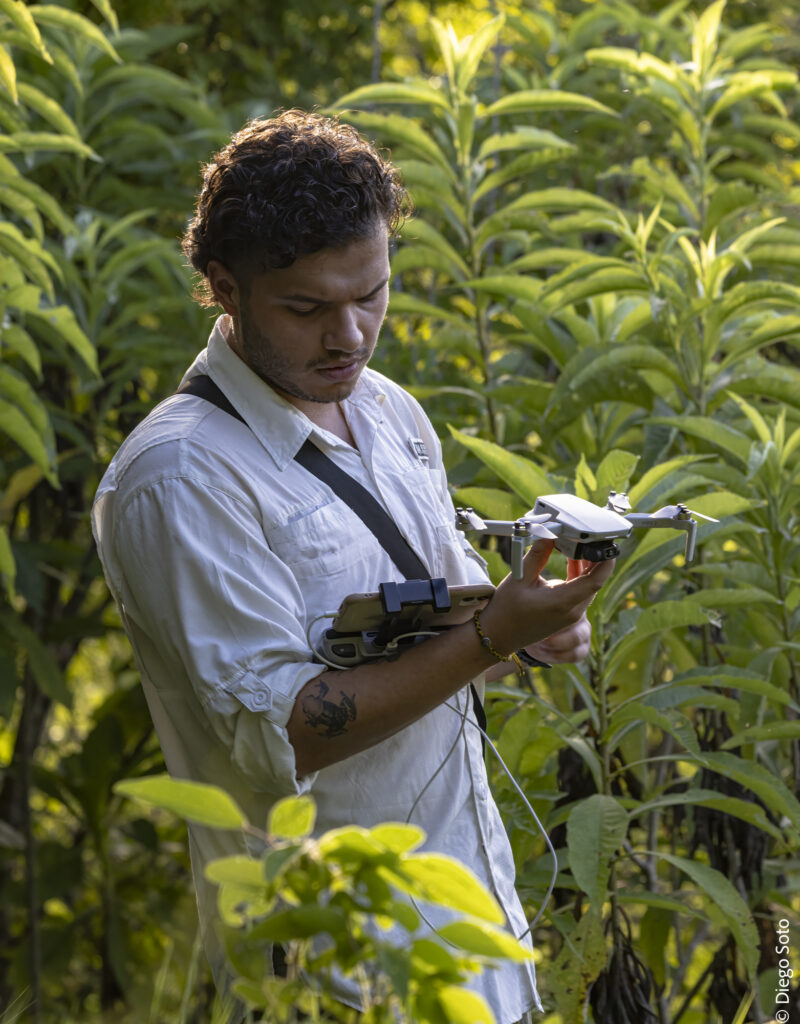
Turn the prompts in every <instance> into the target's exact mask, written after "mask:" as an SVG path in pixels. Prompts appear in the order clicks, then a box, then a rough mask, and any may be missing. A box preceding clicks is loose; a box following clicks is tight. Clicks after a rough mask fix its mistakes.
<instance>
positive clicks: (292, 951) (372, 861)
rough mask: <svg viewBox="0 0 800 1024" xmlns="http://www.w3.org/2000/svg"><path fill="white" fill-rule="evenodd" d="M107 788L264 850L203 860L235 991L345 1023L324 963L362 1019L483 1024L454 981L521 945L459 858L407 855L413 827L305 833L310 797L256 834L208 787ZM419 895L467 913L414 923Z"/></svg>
mask: <svg viewBox="0 0 800 1024" xmlns="http://www.w3.org/2000/svg"><path fill="white" fill-rule="evenodd" d="M115 790H116V792H118V793H121V794H123V795H127V796H132V797H135V798H137V799H140V800H144V801H146V802H147V803H151V804H154V805H155V806H156V807H166V808H169V809H170V810H171V811H174V812H176V813H178V814H182V815H183V816H185V817H186V818H187V819H188V820H190V821H195V822H198V823H200V824H203V825H206V826H210V827H212V828H227V829H242V830H243V831H244V832H245V833H246V834H247V835H248V837H249V838H250V840H251V845H252V840H257V841H258V844H259V845H261V846H262V847H263V850H264V852H263V854H261V855H260V856H250V855H247V856H245V855H238V856H230V857H224V858H222V859H219V860H216V861H212V862H211V863H210V864H208V865H207V867H206V874H207V876H208V878H209V879H211V881H213V882H216V883H217V884H218V886H219V891H218V907H219V912H220V917H221V920H222V922H223V923H224V926H225V928H224V936H225V945H226V950H227V953H228V957H229V962H230V964H231V966H232V967H233V969H234V970H235V972H236V975H237V979H236V981H235V982H234V985H233V990H234V991H235V992H236V994H237V995H238V996H240V997H241V998H242V999H244V1000H245V1001H246V1002H247V1004H248V1005H249V1006H250V1007H251V1008H256V1009H263V1010H265V1011H266V1012H267V1018H265V1019H268V1020H270V1021H294V1020H298V1019H302V1017H298V1013H300V1014H303V1015H305V1016H306V1017H309V1016H310V1017H311V1018H312V1019H314V1020H319V1019H321V1018H320V1013H321V1012H322V1013H324V1019H325V1020H350V1019H352V1017H353V1011H352V1010H350V1009H349V1008H347V1007H345V1006H344V1005H343V1004H341V1003H338V1002H337V1001H336V1000H335V999H333V998H332V997H331V995H330V975H331V972H332V971H334V970H335V971H337V972H340V973H341V974H342V975H343V976H344V977H345V978H350V979H354V980H356V981H357V982H358V987H359V991H360V992H361V998H362V1000H363V1003H364V1005H365V1009H364V1013H363V1015H362V1019H363V1020H365V1021H369V1022H371V1024H380V1022H386V1024H388V1022H391V1021H396V1020H400V1021H409V1022H411V1021H413V1022H418V1024H439V1022H444V1021H447V1022H449V1024H459V1022H463V1024H474V1022H476V1021H485V1022H487V1024H492V1022H493V1021H494V1017H493V1015H492V1012H491V1010H490V1009H489V1007H488V1005H487V1004H486V1003H485V1001H484V1000H483V998H482V997H481V996H479V995H478V994H477V993H475V992H471V991H469V990H468V989H467V988H465V987H464V983H465V982H466V981H467V980H468V979H469V977H470V975H471V974H473V973H475V972H476V971H480V970H482V969H483V968H484V967H487V966H488V967H491V965H492V964H494V963H497V962H498V961H500V960H503V959H508V960H515V961H519V960H525V959H527V958H529V957H530V956H531V955H532V954H531V953H530V951H529V950H527V949H525V947H524V946H522V945H521V944H520V943H519V942H518V941H517V940H516V939H515V938H514V937H513V936H512V935H510V934H509V933H508V932H506V931H505V930H504V928H503V927H502V926H503V924H504V917H503V912H502V910H501V909H500V907H499V905H498V904H497V902H496V900H495V899H494V897H493V896H492V895H491V894H490V893H489V892H488V891H487V890H486V889H484V888H483V886H482V885H481V884H480V882H479V881H478V880H477V879H476V878H475V876H474V875H472V874H471V873H470V872H469V871H468V870H467V869H466V868H465V867H463V865H461V864H459V863H458V862H456V861H454V860H453V859H452V858H449V857H446V856H444V855H443V854H437V853H422V852H415V851H417V850H418V848H419V846H420V845H421V844H422V842H423V841H424V839H425V835H424V833H423V832H422V830H421V829H419V828H418V827H417V826H414V825H407V824H398V823H385V824H381V825H376V826H374V827H373V828H370V829H365V828H360V827H357V826H352V827H345V828H339V829H333V830H332V831H329V832H326V833H324V834H323V835H321V836H319V837H317V838H312V831H313V827H314V819H315V808H314V802H313V800H312V799H311V798H310V797H288V798H286V799H284V800H281V801H279V802H278V803H277V804H275V806H274V807H273V808H272V810H271V811H270V815H269V820H268V823H267V832H266V833H262V832H260V831H259V830H258V829H256V828H254V827H253V826H252V825H251V824H249V823H248V822H247V821H246V819H245V818H244V815H243V814H242V812H241V810H239V808H238V807H237V806H236V805H235V804H234V802H233V801H232V800H231V798H230V797H229V796H227V794H225V793H224V792H222V791H221V790H219V789H217V788H216V787H213V786H207V785H201V784H199V783H193V782H186V781H179V780H174V779H170V778H169V777H168V776H151V777H149V778H145V779H132V780H128V781H124V782H120V783H117V785H116V786H115ZM421 902H425V903H429V904H435V905H439V906H444V907H448V908H452V909H453V910H455V911H457V912H458V913H459V915H464V916H461V917H454V919H453V920H452V921H451V922H450V923H448V924H446V925H444V926H442V927H441V928H439V929H437V930H436V932H435V933H432V934H431V933H428V932H427V931H426V930H425V929H423V930H422V931H420V929H421V927H422V918H421V914H420V911H419V908H418V903H421ZM315 940H322V941H315ZM273 944H281V945H283V947H284V949H285V950H286V960H287V975H286V977H285V978H281V977H275V976H272V974H270V973H266V972H265V969H264V962H265V958H266V957H268V956H269V951H270V949H271V947H272V946H273ZM309 982H311V983H309Z"/></svg>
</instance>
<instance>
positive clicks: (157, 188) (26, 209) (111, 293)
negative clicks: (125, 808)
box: [0, 0, 225, 1020]
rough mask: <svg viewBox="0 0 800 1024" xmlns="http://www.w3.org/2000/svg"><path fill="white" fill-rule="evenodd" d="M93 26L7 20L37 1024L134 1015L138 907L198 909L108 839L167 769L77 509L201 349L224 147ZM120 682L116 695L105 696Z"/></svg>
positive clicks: (10, 390) (19, 757)
mask: <svg viewBox="0 0 800 1024" xmlns="http://www.w3.org/2000/svg"><path fill="white" fill-rule="evenodd" d="M96 6H97V8H98V10H99V11H100V12H101V13H102V16H103V19H104V22H103V25H101V24H98V23H96V22H95V21H92V20H91V19H90V18H88V17H86V16H84V15H82V14H79V13H77V12H76V11H74V10H72V9H70V8H68V7H62V6H55V5H32V6H30V7H29V6H27V5H25V4H22V3H20V2H18V0H3V2H2V3H0V66H2V78H1V79H0V128H2V131H3V134H0V206H1V207H2V209H3V214H4V217H5V219H4V220H2V221H0V345H1V346H2V361H0V453H1V454H2V469H0V492H2V496H1V497H0V571H2V573H3V582H4V592H3V596H2V599H0V664H2V671H1V672H0V739H1V740H2V750H3V757H4V764H3V769H4V772H3V777H2V785H1V786H0V818H1V819H2V821H3V824H4V832H3V836H4V840H3V841H4V842H5V843H6V844H7V846H8V848H9V851H10V852H9V855H8V856H6V857H5V858H4V862H3V867H2V870H1V871H0V890H1V891H2V896H3V898H2V905H3V911H2V913H1V914H0V946H2V948H3V949H4V951H5V955H4V957H3V960H2V962H0V1003H2V1004H5V1003H7V1002H9V1001H10V998H11V996H12V994H13V993H14V992H21V991H23V990H26V989H27V990H28V992H29V995H30V1001H31V1004H32V1009H31V1013H32V1014H33V1015H34V1018H35V1019H37V1020H39V1019H41V1017H42V1015H43V1014H44V1013H45V1012H46V1011H47V1006H48V1002H50V1003H51V1004H52V1005H56V1004H57V1005H60V1007H61V1011H62V1012H64V1013H67V1012H70V1010H72V1009H74V1011H75V1012H76V1014H78V1015H80V1014H81V1013H82V1012H83V1010H84V1009H85V1000H86V990H87V987H88V990H89V991H90V992H91V991H92V989H96V990H97V991H98V992H99V1000H100V1004H101V1005H102V1006H103V1007H110V1006H112V1005H114V1004H115V1003H116V1002H117V1001H118V1000H119V999H120V997H121V995H122V994H124V995H125V996H126V997H127V998H133V995H134V994H135V993H136V991H137V986H139V987H141V985H142V977H141V975H142V973H143V965H144V964H148V963H150V962H152V961H153V959H154V958H156V959H157V958H158V956H159V952H158V949H157V943H158V942H159V941H162V940H161V939H160V938H159V937H158V936H159V933H158V931H157V929H156V930H154V932H153V934H154V936H155V938H153V939H150V940H148V942H139V941H137V931H138V930H139V918H140V917H142V916H144V917H146V916H147V913H146V910H145V906H146V904H147V903H148V902H149V903H150V904H151V911H155V910H156V909H158V910H159V911H160V912H163V916H164V917H167V916H168V915H169V914H170V913H172V912H174V911H175V908H176V906H177V905H178V904H180V902H181V900H183V899H184V898H185V896H184V889H183V888H182V887H179V888H178V889H176V888H175V887H174V886H171V885H170V884H169V883H168V882H167V879H169V878H170V873H171V872H172V873H174V871H175V866H174V858H170V857H167V856H164V855H163V853H162V851H161V850H160V849H159V848H158V842H157V838H156V837H154V836H153V834H152V832H151V831H149V830H148V829H147V828H146V827H144V826H143V827H141V828H140V827H135V828H132V829H128V830H127V831H126V830H124V829H122V827H121V826H120V824H119V823H118V822H117V821H116V818H115V814H116V811H117V808H118V805H119V800H118V799H115V798H114V797H113V795H112V793H111V785H112V783H113V782H114V781H115V780H116V779H119V778H121V777H124V776H125V775H127V774H128V773H130V771H131V770H133V769H134V768H136V767H138V768H140V769H141V768H145V767H152V765H153V764H154V763H158V759H159V757H160V755H159V753H158V748H157V744H156V743H155V739H154V736H153V733H152V726H151V723H150V720H149V716H148V714H147V711H146V708H145V706H144V702H143V699H142V697H141V694H140V693H139V692H138V690H136V689H133V686H135V683H136V677H135V675H134V674H133V673H132V664H131V656H130V653H129V651H128V650H127V648H126V647H125V646H123V645H120V644H116V645H115V642H114V641H115V637H114V636H113V635H112V636H111V638H110V640H109V641H108V642H107V643H106V644H104V647H103V650H104V652H105V655H106V657H105V659H103V658H102V657H100V656H99V651H98V642H97V640H96V638H98V637H102V636H104V635H105V633H106V632H107V631H108V630H109V629H111V630H112V631H113V630H114V629H115V628H116V629H117V630H119V623H118V622H116V620H115V617H114V616H113V615H112V614H111V613H110V610H109V597H108V595H107V593H106V591H105V587H104V586H103V585H102V582H101V571H100V566H99V563H98V560H97V558H96V555H95V553H94V548H93V544H92V540H91V532H90V527H89V516H88V510H89V506H90V504H91V500H92V496H93V493H94V490H95V487H96V485H97V481H98V479H99V475H100V472H101V471H102V467H103V466H104V465H105V463H106V461H107V458H108V456H109V454H110V451H111V450H112V449H113V448H114V447H116V446H117V444H118V443H119V441H120V440H121V437H122V436H123V434H124V433H126V432H127V431H128V430H129V429H130V428H131V427H132V426H133V425H134V424H135V422H136V421H137V419H138V418H140V416H141V415H143V413H144V411H145V410H146V408H148V407H149V406H150V405H152V404H153V402H154V401H155V400H157V399H158V398H159V397H160V396H161V395H162V394H164V393H165V392H168V391H169V390H171V388H172V387H173V386H174V381H175V380H176V379H177V377H178V374H179V372H180V369H181V368H182V367H183V365H185V363H186V362H187V361H188V358H190V355H191V354H192V353H193V352H194V350H195V348H196V338H197V336H198V334H200V333H201V332H202V331H203V328H202V326H201V324H200V316H199V315H198V314H197V313H195V312H194V311H193V310H194V307H193V304H192V303H191V300H190V298H189V282H188V278H187V275H186V272H185V271H184V269H183V267H182V265H181V261H180V257H179V252H178V247H177V244H176V241H175V236H176V235H177V234H178V233H179V230H180V223H181V222H180V217H181V214H180V213H178V212H177V211H176V210H175V205H174V203H175V196H176V194H180V193H181V192H182V193H183V195H184V198H185V203H184V207H185V208H188V207H189V206H190V204H191V188H192V184H193V178H194V175H195V173H196V170H195V169H196V165H197V163H198V161H199V159H200V157H201V155H206V154H207V152H208V150H209V149H210V148H212V146H213V144H215V143H216V142H217V141H218V140H221V138H222V137H223V135H224V134H225V133H224V131H223V128H222V119H221V117H220V116H219V115H217V114H216V113H215V112H214V110H213V109H212V108H209V106H208V105H207V103H206V102H205V99H204V97H203V94H202V92H201V91H200V90H199V89H197V87H195V86H192V85H190V84H188V83H186V82H184V81H183V80H181V79H179V78H178V77H177V76H175V75H172V74H170V73H168V72H166V71H162V70H160V69H157V68H154V67H151V66H150V65H149V64H148V63H147V57H148V53H149V52H150V51H151V50H152V49H153V48H154V46H155V44H154V43H153V42H152V41H151V40H149V39H148V38H147V37H146V36H144V35H143V34H142V33H141V32H137V31H131V30H124V29H123V30H120V29H119V27H118V25H117V21H116V17H115V15H114V12H113V10H112V9H111V7H110V5H109V4H108V3H106V2H102V3H100V2H98V4H97V5H96ZM156 90H157V91H156ZM165 182H166V183H167V184H168V185H169V188H168V189H165V187H164V185H165ZM120 633H121V630H120ZM104 662H105V663H104ZM109 664H110V668H111V670H112V671H113V672H115V673H117V674H118V678H116V679H115V680H114V683H113V685H114V687H115V688H116V692H115V693H113V695H112V696H109V694H108V693H107V692H106V693H103V688H102V686H101V685H100V682H99V680H97V679H96V678H95V677H96V676H97V675H98V674H99V672H98V670H99V669H102V670H103V671H105V672H107V671H108V668H107V666H108V665H109ZM78 673H81V675H80V676H79V675H78ZM126 673H127V678H126V675H125V674H126ZM87 680H88V682H87ZM78 681H79V682H80V688H78V687H77V686H76V683H77V682H78ZM111 688H112V687H111V685H109V690H110V689H111ZM76 691H77V692H76ZM105 697H107V698H108V699H106V700H104V698H105ZM34 811H37V812H38V813H37V814H34V813H33V812H34ZM120 849H125V850H127V857H126V860H127V863H126V864H125V865H124V866H123V867H120V866H119V865H117V864H115V863H114V860H115V858H114V856H113V855H112V851H116V852H117V853H118V852H119V850H120ZM147 865H151V866H152V871H149V870H148V868H147ZM143 871H144V872H145V874H146V875H149V877H150V879H151V884H150V886H149V889H148V894H147V895H146V896H145V901H144V904H143V901H142V897H141V895H139V894H140V893H141V890H140V889H139V888H138V884H139V883H140V881H141V878H142V873H143ZM184 873H185V867H184ZM159 874H160V877H159ZM23 879H24V881H22V880H23ZM93 963H94V964H99V968H95V967H94V966H91V965H92V964H93ZM65 978H66V979H67V980H66V982H65V980H64V979H65ZM89 979H95V980H94V982H92V981H90V980H89Z"/></svg>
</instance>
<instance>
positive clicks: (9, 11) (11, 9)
mask: <svg viewBox="0 0 800 1024" xmlns="http://www.w3.org/2000/svg"><path fill="white" fill-rule="evenodd" d="M0 12H2V13H3V14H5V15H6V17H7V18H9V20H10V21H11V22H12V23H13V24H14V25H15V26H16V27H17V28H18V29H19V31H20V32H21V33H22V34H23V36H24V37H25V38H26V39H27V41H28V42H29V43H30V44H31V46H33V48H34V49H35V50H36V51H37V53H38V54H39V56H40V57H41V58H42V59H43V60H45V61H47V63H48V64H52V63H53V58H52V57H51V56H50V54H49V53H48V52H47V47H46V46H45V45H44V41H43V39H42V36H41V33H40V32H39V26H38V25H37V24H36V22H35V21H34V20H33V15H32V14H31V8H30V7H29V6H28V5H26V4H24V3H21V2H20V0H0Z"/></svg>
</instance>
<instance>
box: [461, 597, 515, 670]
mask: <svg viewBox="0 0 800 1024" xmlns="http://www.w3.org/2000/svg"><path fill="white" fill-rule="evenodd" d="M480 614H481V613H480V610H478V611H476V612H475V614H474V615H473V616H472V621H473V622H474V623H475V632H476V633H477V634H478V636H479V638H480V641H481V644H482V645H483V646H484V647H485V648H486V650H487V651H488V652H489V654H491V655H493V656H494V657H495V658H497V660H498V661H513V662H514V664H515V665H516V666H517V672H519V674H520V675H521V676H524V675H525V669H524V668H523V667H522V662H521V661H520V660H519V655H518V654H517V653H516V652H514V651H512V653H511V654H501V653H500V652H499V651H496V650H495V649H494V647H492V641H491V640H490V639H489V637H488V636H487V635H486V634H485V633H484V632H483V629H482V628H481V620H480Z"/></svg>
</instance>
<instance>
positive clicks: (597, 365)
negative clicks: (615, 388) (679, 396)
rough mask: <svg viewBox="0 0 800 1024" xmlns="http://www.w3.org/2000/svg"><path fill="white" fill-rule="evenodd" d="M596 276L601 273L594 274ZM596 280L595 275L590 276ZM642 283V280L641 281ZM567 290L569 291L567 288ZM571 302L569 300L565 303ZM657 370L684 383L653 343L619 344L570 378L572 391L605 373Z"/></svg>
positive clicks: (674, 365) (590, 279) (676, 381)
mask: <svg viewBox="0 0 800 1024" xmlns="http://www.w3.org/2000/svg"><path fill="white" fill-rule="evenodd" d="M594 276H595V277H597V276H599V275H594ZM588 280H589V281H592V280H594V277H592V278H589V279H588ZM640 283H641V282H640ZM565 291H569V289H566V290H565ZM567 304H569V300H568V301H567V302H564V305H567ZM622 368H627V369H635V370H657V371H658V372H659V373H663V374H664V376H665V377H668V378H669V379H670V380H672V381H674V382H675V383H676V384H682V383H683V376H682V374H681V371H680V369H679V367H678V366H677V365H676V364H675V363H674V362H673V360H672V359H670V357H669V356H668V355H666V354H665V353H664V352H660V351H659V350H658V349H657V348H654V347H653V346H652V345H650V346H647V345H618V346H614V347H613V348H612V349H611V350H610V351H608V352H606V353H605V354H604V355H601V356H599V357H598V358H597V359H594V360H593V361H592V362H591V364H590V365H589V366H585V367H584V368H583V369H582V370H580V371H578V373H576V374H575V376H574V377H570V378H569V380H568V382H567V383H568V386H569V389H570V391H579V390H580V389H581V388H582V387H583V385H584V384H586V383H588V382H589V381H591V380H592V379H593V378H596V377H598V376H602V375H604V374H615V373H617V372H618V371H619V370H620V369H622Z"/></svg>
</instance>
